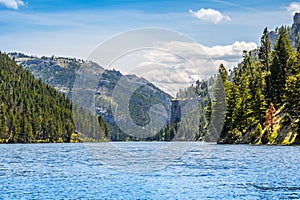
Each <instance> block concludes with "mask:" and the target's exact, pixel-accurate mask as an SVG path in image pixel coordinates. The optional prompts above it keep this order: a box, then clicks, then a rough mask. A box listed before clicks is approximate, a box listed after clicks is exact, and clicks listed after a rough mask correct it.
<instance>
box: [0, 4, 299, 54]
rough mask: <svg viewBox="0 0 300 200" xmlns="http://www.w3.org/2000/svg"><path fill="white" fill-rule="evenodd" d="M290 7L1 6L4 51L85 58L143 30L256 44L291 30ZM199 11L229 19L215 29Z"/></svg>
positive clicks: (202, 41)
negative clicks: (276, 31)
mask: <svg viewBox="0 0 300 200" xmlns="http://www.w3.org/2000/svg"><path fill="white" fill-rule="evenodd" d="M291 2H292V1H287V0H262V1H240V0H228V1H227V0H213V1H208V0H191V1H189V0H162V1H159V0H152V1H145V0H99V1H92V0H85V1H83V0H73V1H66V0H53V1H50V0H0V13H1V14H0V27H1V28H0V44H1V45H0V50H1V51H5V52H10V51H19V52H24V53H27V54H33V55H53V54H54V55H58V56H71V57H79V58H86V57H87V56H88V55H89V53H90V52H91V51H92V50H93V49H94V48H95V47H96V46H97V45H98V44H99V43H101V42H103V41H104V40H106V39H107V38H109V37H111V36H112V35H115V34H118V33H120V32H123V31H127V30H130V29H135V28H141V27H162V28H169V29H173V30H176V31H179V32H182V33H184V34H186V35H188V36H190V37H191V38H193V39H194V40H195V41H197V42H199V43H200V44H202V45H204V46H206V47H213V46H216V45H221V46H226V45H231V44H233V43H234V42H236V41H245V42H254V43H256V44H258V43H259V39H260V35H261V33H262V30H263V28H264V27H265V26H268V27H269V28H270V29H273V28H275V27H276V26H280V25H282V24H286V25H290V24H291V22H292V16H291V14H290V12H291V11H288V9H287V7H289V5H290V4H291ZM296 8H297V7H296ZM201 9H204V10H203V12H204V11H205V12H206V11H208V9H212V10H213V11H217V12H219V13H220V14H221V15H222V16H225V17H227V18H220V19H219V21H217V23H215V22H216V21H213V20H212V19H211V18H205V17H204V18H203V16H202V15H201V13H197V12H198V11H200V10H201ZM189 10H190V11H191V12H189ZM202 14H203V13H202Z"/></svg>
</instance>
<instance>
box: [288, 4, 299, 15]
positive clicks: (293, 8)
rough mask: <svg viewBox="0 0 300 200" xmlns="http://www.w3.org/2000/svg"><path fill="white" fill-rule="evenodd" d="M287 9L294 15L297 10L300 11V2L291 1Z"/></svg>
mask: <svg viewBox="0 0 300 200" xmlns="http://www.w3.org/2000/svg"><path fill="white" fill-rule="evenodd" d="M286 9H287V10H288V11H289V12H290V14H291V15H294V14H295V13H296V12H300V2H291V3H290V4H289V6H288V7H286Z"/></svg>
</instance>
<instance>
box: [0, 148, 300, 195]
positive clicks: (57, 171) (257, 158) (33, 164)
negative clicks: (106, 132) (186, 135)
mask: <svg viewBox="0 0 300 200" xmlns="http://www.w3.org/2000/svg"><path fill="white" fill-rule="evenodd" d="M178 146H179V147H178ZM168 149H169V150H168ZM178 149H179V150H178ZM0 151H1V156H0V199H300V162H299V158H300V148H299V147H297V146H248V145H214V144H206V143H205V144H204V143H180V142H178V143H176V142H174V143H173V142H172V143H159V142H148V143H147V142H140V143H139V142H128V143H97V144H9V145H0ZM141 155H142V156H141Z"/></svg>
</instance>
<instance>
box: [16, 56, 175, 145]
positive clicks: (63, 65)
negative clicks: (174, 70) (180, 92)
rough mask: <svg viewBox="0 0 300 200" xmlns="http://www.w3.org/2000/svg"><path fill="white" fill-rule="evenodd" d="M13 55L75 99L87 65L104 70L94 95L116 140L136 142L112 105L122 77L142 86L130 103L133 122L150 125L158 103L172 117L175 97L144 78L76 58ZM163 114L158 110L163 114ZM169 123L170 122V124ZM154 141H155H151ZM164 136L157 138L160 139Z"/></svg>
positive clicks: (37, 76)
mask: <svg viewBox="0 0 300 200" xmlns="http://www.w3.org/2000/svg"><path fill="white" fill-rule="evenodd" d="M10 56H11V57H13V58H15V60H16V61H17V63H18V64H21V65H22V66H23V67H24V68H25V69H27V70H29V71H30V72H31V73H32V74H33V75H34V76H35V77H36V78H38V79H40V80H41V81H42V82H44V83H47V84H49V85H51V86H53V87H54V88H56V89H57V90H58V91H59V92H61V93H64V94H66V95H67V96H69V97H71V95H72V94H71V92H72V89H73V86H74V82H75V81H76V75H78V74H76V73H78V70H79V69H80V68H81V67H82V66H85V65H93V66H94V67H95V68H97V69H99V70H103V71H102V74H101V77H99V82H98V84H96V85H97V88H96V91H95V93H94V95H95V107H96V112H97V113H98V114H99V115H100V116H102V117H103V119H104V120H105V121H106V122H107V123H108V124H109V137H110V140H113V141H123V140H128V139H129V140H134V139H138V138H133V137H131V136H130V135H128V134H126V133H124V132H123V131H122V130H120V128H119V127H118V126H117V125H116V122H115V120H114V116H113V113H112V108H111V105H114V102H113V98H112V93H113V90H114V87H115V86H116V84H117V83H118V81H119V80H120V79H121V78H126V79H128V80H130V81H132V82H134V83H136V84H137V85H141V87H140V88H139V89H137V90H136V91H135V92H134V93H133V95H132V97H131V98H130V102H129V109H130V115H131V118H132V119H133V121H135V123H136V124H138V125H146V124H147V123H149V119H150V118H149V109H150V107H151V106H153V105H155V104H160V105H163V106H164V107H165V109H166V110H167V112H168V113H169V114H170V108H171V99H172V97H171V96H170V95H169V94H167V93H165V92H163V91H162V90H160V89H159V88H157V87H156V86H154V85H153V84H152V83H150V82H148V81H147V80H145V79H143V78H139V77H137V76H135V75H123V74H121V73H120V72H119V71H116V70H104V69H103V68H102V67H100V66H99V65H97V64H96V63H92V62H88V61H84V60H79V59H75V58H62V57H54V56H52V57H41V58H39V57H35V56H27V55H24V54H21V53H10ZM159 112H160V111H157V113H159ZM167 123H168V122H166V125H167ZM149 139H150V140H152V139H153V138H152V139H151V138H149ZM157 139H158V140H160V139H161V137H160V136H159V137H156V140H157Z"/></svg>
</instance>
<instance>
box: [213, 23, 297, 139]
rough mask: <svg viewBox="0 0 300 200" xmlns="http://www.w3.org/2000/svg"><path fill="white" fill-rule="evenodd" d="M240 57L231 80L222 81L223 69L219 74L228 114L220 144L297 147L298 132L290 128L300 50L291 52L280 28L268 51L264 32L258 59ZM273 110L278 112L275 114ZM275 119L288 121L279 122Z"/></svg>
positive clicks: (246, 54) (284, 30)
mask: <svg viewBox="0 0 300 200" xmlns="http://www.w3.org/2000/svg"><path fill="white" fill-rule="evenodd" d="M243 55H244V59H243V61H242V63H240V64H239V66H238V67H236V68H234V69H233V70H232V72H231V74H230V75H229V77H231V80H226V79H225V78H226V77H227V76H226V73H225V71H226V70H224V66H222V68H221V70H220V72H222V73H223V76H222V77H223V79H224V80H225V84H224V85H225V91H226V105H227V110H226V118H225V124H224V128H223V131H222V135H221V138H220V140H219V142H220V143H241V142H246V143H247V142H248V140H249V142H250V143H256V144H277V143H288V144H290V143H297V142H298V140H297V135H298V128H297V127H296V126H294V125H293V124H296V123H295V121H297V120H298V119H299V117H300V111H299V110H300V106H299V105H300V104H299V102H300V89H299V88H300V64H299V63H300V47H299V48H297V50H294V49H293V47H292V44H291V40H290V38H289V34H288V30H287V28H286V27H281V28H280V30H279V37H278V39H277V41H276V43H275V45H274V50H271V44H270V38H269V33H268V31H267V29H265V30H264V33H263V36H262V38H261V47H260V48H259V49H258V59H257V55H256V53H255V51H250V52H246V51H244V54H243ZM269 63H270V66H269ZM272 102H274V105H273V103H272ZM268 104H269V105H270V107H269V109H267V105H268ZM274 107H277V108H280V112H279V113H276V110H275V108H274ZM266 111H267V112H266ZM276 115H284V116H285V118H286V116H290V117H289V118H288V120H279V119H277V117H276ZM285 118H284V119H285ZM282 119H283V118H282ZM262 125H264V128H265V129H264V130H262ZM254 127H256V128H255V130H253V129H254ZM287 132H288V135H286V134H287ZM240 137H242V140H241V138H240Z"/></svg>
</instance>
